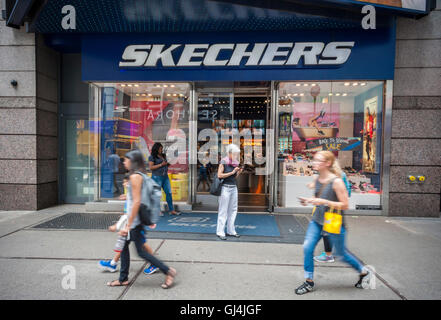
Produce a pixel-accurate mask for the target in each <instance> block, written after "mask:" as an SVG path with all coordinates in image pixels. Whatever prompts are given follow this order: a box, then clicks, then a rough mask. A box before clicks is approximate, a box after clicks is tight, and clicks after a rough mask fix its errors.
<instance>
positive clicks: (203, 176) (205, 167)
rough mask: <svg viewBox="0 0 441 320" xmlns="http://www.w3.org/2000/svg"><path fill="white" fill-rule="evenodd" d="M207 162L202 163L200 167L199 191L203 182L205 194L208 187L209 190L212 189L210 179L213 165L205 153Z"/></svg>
mask: <svg viewBox="0 0 441 320" xmlns="http://www.w3.org/2000/svg"><path fill="white" fill-rule="evenodd" d="M205 159H207V160H205V161H202V162H201V164H200V167H199V179H198V185H197V188H198V189H199V185H200V184H201V182H202V190H203V192H206V190H207V188H206V186H208V189H210V182H209V179H210V178H209V177H210V174H211V167H212V166H211V163H210V162H209V157H208V152H206V153H205Z"/></svg>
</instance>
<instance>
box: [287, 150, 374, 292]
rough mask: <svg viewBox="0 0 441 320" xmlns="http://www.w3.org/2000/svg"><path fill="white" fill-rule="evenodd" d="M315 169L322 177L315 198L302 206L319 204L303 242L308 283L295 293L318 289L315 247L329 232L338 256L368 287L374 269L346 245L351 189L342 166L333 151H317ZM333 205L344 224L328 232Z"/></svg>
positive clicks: (360, 281)
mask: <svg viewBox="0 0 441 320" xmlns="http://www.w3.org/2000/svg"><path fill="white" fill-rule="evenodd" d="M313 169H314V170H316V171H317V172H318V178H317V179H316V180H315V181H314V188H315V197H313V198H302V197H300V198H299V199H300V202H301V204H302V205H307V204H308V203H310V204H312V205H314V206H315V210H314V213H313V216H312V221H311V222H310V223H309V226H308V230H307V231H306V235H305V240H304V243H303V254H304V270H305V278H306V280H305V282H304V283H303V284H302V285H300V286H299V287H298V288H297V289H296V290H295V293H296V294H298V295H301V294H305V293H308V292H311V291H313V290H314V281H313V278H314V259H313V257H314V249H315V247H316V246H317V243H318V242H319V241H320V239H321V238H322V236H323V234H324V233H325V234H326V235H328V237H329V240H330V242H331V244H332V245H333V247H334V256H335V257H341V258H342V259H343V261H344V262H346V263H348V264H349V265H350V266H351V267H353V268H354V269H355V270H357V271H358V272H359V276H360V277H359V280H358V282H357V283H356V284H355V287H356V288H360V289H362V288H364V287H365V286H366V284H367V283H369V280H370V272H369V271H368V270H367V269H366V268H365V267H364V266H363V265H362V264H361V262H360V261H358V259H357V258H356V257H354V256H353V255H352V254H350V253H349V252H348V250H347V249H346V246H345V238H346V226H345V220H344V214H343V210H346V209H348V202H349V200H348V192H347V190H346V186H345V184H344V182H343V180H342V179H341V169H340V166H339V164H338V161H337V159H336V158H335V156H334V154H333V153H332V152H330V151H320V152H317V153H316V154H315V156H314V160H313ZM329 208H334V209H336V210H341V214H342V216H343V223H342V226H341V230H340V234H333V233H327V232H324V231H323V224H324V216H325V212H327V211H328V210H329Z"/></svg>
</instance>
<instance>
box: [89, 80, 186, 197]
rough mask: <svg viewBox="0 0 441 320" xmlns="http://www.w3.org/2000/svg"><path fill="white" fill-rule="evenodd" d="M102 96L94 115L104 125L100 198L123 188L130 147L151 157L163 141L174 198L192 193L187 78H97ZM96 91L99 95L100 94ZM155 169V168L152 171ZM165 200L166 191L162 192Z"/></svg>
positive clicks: (115, 194) (101, 128)
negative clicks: (133, 80)
mask: <svg viewBox="0 0 441 320" xmlns="http://www.w3.org/2000/svg"><path fill="white" fill-rule="evenodd" d="M93 85H94V86H96V87H97V90H95V92H96V94H98V95H99V102H98V106H97V107H96V110H95V111H94V112H93V113H94V115H93V116H92V117H93V118H94V119H93V122H94V123H95V126H96V127H97V128H98V131H99V147H97V148H98V150H99V155H100V159H99V163H98V165H97V168H96V171H97V172H96V176H97V180H98V181H99V182H98V183H99V185H98V187H97V188H98V189H99V195H98V196H97V197H98V198H104V199H112V198H118V197H119V196H120V195H121V194H122V193H123V192H124V188H123V185H122V183H123V178H124V175H125V174H126V170H125V168H124V165H123V158H124V155H125V153H127V152H128V151H130V150H131V149H135V148H136V149H139V150H140V151H141V152H142V153H143V155H144V159H145V161H146V165H147V168H148V164H147V163H148V158H149V156H150V154H151V151H152V147H153V144H154V143H155V142H159V143H161V144H162V145H163V147H164V149H163V150H164V153H165V154H166V156H167V160H168V162H170V163H171V165H170V166H169V170H168V173H169V177H170V182H171V187H172V195H173V200H174V201H187V199H188V172H189V166H188V132H189V110H190V109H189V102H188V101H189V95H190V85H189V84H188V83H95V84H93ZM96 94H95V95H96ZM149 175H151V172H149ZM163 200H165V194H164V193H163Z"/></svg>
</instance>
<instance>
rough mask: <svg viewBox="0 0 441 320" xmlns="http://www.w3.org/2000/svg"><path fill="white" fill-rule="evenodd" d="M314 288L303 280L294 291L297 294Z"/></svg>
mask: <svg viewBox="0 0 441 320" xmlns="http://www.w3.org/2000/svg"><path fill="white" fill-rule="evenodd" d="M313 290H314V285H311V284H309V283H308V282H306V281H305V282H304V283H303V284H302V285H301V286H300V287H298V288H297V289H296V290H295V293H296V294H298V295H302V294H305V293H308V292H311V291H313Z"/></svg>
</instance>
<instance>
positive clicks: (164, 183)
mask: <svg viewBox="0 0 441 320" xmlns="http://www.w3.org/2000/svg"><path fill="white" fill-rule="evenodd" d="M163 149H164V148H163V146H162V144H161V143H159V142H155V144H154V145H153V147H152V153H151V155H150V157H149V168H150V170H151V171H152V179H153V180H154V181H155V182H156V183H157V184H158V185H159V186H160V187H161V188H162V189H163V190H164V193H165V199H166V201H167V205H168V213H169V214H170V215H175V216H178V215H180V214H181V213H180V212H177V211H176V210H175V209H174V207H173V198H172V192H171V183H170V179H169V178H168V166H169V165H170V163H168V162H167V157H166V155H165V153H164V152H163Z"/></svg>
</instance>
